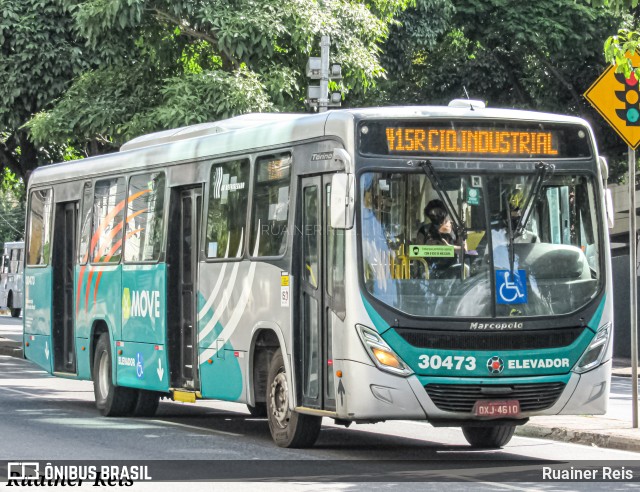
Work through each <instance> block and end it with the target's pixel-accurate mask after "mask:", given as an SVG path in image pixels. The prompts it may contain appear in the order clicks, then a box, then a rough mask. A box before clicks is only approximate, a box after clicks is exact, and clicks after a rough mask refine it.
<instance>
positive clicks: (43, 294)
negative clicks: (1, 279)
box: [24, 267, 52, 372]
mask: <svg viewBox="0 0 640 492" xmlns="http://www.w3.org/2000/svg"><path fill="white" fill-rule="evenodd" d="M51 279H52V274H51V267H46V268H27V269H26V274H25V311H24V342H25V346H24V355H25V357H26V358H27V359H29V360H31V361H33V362H35V363H36V364H38V365H39V366H40V367H42V368H43V369H44V370H46V371H47V372H51V371H52V369H51V367H52V366H51V359H52V356H51V354H52V345H51V301H52V299H51V291H52V285H51Z"/></svg>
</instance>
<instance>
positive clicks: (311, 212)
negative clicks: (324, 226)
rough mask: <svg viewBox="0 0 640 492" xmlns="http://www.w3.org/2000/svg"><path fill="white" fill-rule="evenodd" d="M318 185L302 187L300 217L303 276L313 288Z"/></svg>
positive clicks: (316, 278) (314, 286) (316, 286)
mask: <svg viewBox="0 0 640 492" xmlns="http://www.w3.org/2000/svg"><path fill="white" fill-rule="evenodd" d="M317 197H318V187H317V186H308V187H306V188H305V189H304V208H303V210H304V213H303V217H302V221H303V223H302V234H303V237H304V241H303V254H304V265H305V269H304V272H303V278H304V279H305V281H306V282H307V283H309V284H310V285H311V286H312V287H313V288H314V289H317V288H318V279H319V277H318V236H317V232H318V230H317V228H318V226H319V224H318V198H317Z"/></svg>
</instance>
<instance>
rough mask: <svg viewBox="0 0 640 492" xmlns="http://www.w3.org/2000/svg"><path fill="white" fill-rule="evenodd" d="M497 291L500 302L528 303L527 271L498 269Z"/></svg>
mask: <svg viewBox="0 0 640 492" xmlns="http://www.w3.org/2000/svg"><path fill="white" fill-rule="evenodd" d="M496 292H497V296H496V297H497V301H498V304H526V303H527V272H526V271H524V270H518V271H516V272H513V273H511V272H510V271H509V270H496Z"/></svg>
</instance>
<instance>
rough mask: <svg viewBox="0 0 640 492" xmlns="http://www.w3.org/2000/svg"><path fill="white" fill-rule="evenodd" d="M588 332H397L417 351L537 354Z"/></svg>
mask: <svg viewBox="0 0 640 492" xmlns="http://www.w3.org/2000/svg"><path fill="white" fill-rule="evenodd" d="M584 329H585V328H582V327H578V328H561V329H554V330H530V331H513V332H504V331H500V332H490V333H481V332H467V331H465V332H452V331H435V330H410V329H406V328H396V332H397V333H398V334H399V335H400V336H401V337H402V338H404V339H405V340H406V341H407V342H408V343H410V344H411V345H413V346H414V347H419V348H433V349H441V350H534V349H548V348H558V347H566V346H568V345H571V344H572V343H573V342H575V341H576V340H577V338H578V337H579V336H580V335H581V334H582V332H583V330H584Z"/></svg>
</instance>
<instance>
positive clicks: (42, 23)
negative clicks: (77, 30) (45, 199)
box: [0, 0, 88, 178]
mask: <svg viewBox="0 0 640 492" xmlns="http://www.w3.org/2000/svg"><path fill="white" fill-rule="evenodd" d="M73 28H74V22H73V19H72V18H71V16H70V15H69V12H68V10H67V9H66V8H65V7H64V6H63V5H62V4H61V3H60V2H59V1H58V0H0V80H2V84H0V176H2V175H3V174H2V172H3V171H4V170H5V169H9V170H10V171H11V173H13V174H15V175H16V176H17V177H19V178H25V177H26V176H27V175H28V173H29V172H30V171H32V170H33V169H35V168H36V167H37V166H38V165H39V164H42V163H44V162H51V161H52V160H54V159H55V160H57V159H58V158H59V157H60V155H61V153H62V151H63V147H64V146H65V145H64V142H58V143H57V144H56V145H48V142H43V144H44V145H42V146H40V147H37V146H36V145H35V144H34V143H33V142H32V141H31V140H30V139H29V132H28V130H27V129H26V128H24V126H23V125H24V124H25V123H27V121H29V120H30V119H31V117H32V116H33V115H34V114H35V113H37V112H38V111H42V110H44V109H46V108H48V107H49V106H50V105H51V103H52V102H53V101H54V100H55V99H56V98H58V97H60V96H61V95H62V94H63V93H64V91H65V90H66V89H67V87H68V86H69V84H70V81H71V80H72V79H73V78H74V77H76V76H77V75H79V74H80V73H81V72H82V71H83V70H85V69H86V67H87V66H88V63H87V61H86V54H87V50H86V49H83V47H82V45H83V44H84V43H83V42H79V41H78V39H77V37H76V35H75V34H74V31H73Z"/></svg>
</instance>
